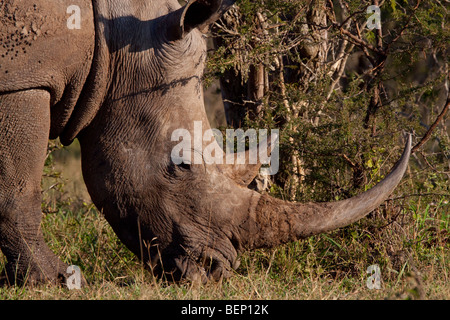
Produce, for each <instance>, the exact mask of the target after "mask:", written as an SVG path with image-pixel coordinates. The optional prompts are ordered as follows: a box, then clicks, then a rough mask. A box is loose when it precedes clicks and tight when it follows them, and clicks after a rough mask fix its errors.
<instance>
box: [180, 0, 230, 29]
mask: <svg viewBox="0 0 450 320" xmlns="http://www.w3.org/2000/svg"><path fill="white" fill-rule="evenodd" d="M234 2H235V0H189V2H188V3H187V4H186V5H185V6H184V7H183V8H182V9H181V10H182V11H181V16H180V20H179V37H180V38H182V37H184V36H185V35H186V34H188V33H189V32H190V31H192V30H193V29H195V28H197V29H199V30H200V31H202V32H206V31H207V28H208V27H209V25H210V24H212V23H213V22H214V21H216V20H217V19H219V18H220V17H221V16H222V14H223V13H224V12H225V11H227V10H228V9H229V8H230V7H231V6H232V5H233V3H234Z"/></svg>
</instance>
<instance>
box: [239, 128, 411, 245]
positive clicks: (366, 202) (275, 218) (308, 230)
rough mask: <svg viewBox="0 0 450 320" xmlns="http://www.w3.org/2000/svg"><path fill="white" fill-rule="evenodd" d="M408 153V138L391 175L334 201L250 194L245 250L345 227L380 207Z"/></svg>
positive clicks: (244, 223) (243, 239) (401, 171)
mask: <svg viewBox="0 0 450 320" xmlns="http://www.w3.org/2000/svg"><path fill="white" fill-rule="evenodd" d="M410 154H411V136H410V135H409V136H408V139H407V142H406V146H405V149H404V151H403V155H402V157H401V158H400V160H399V161H398V162H397V164H396V165H395V166H394V168H393V169H392V171H391V173H390V174H389V175H388V176H386V177H385V179H383V180H382V181H380V182H379V183H378V184H377V185H376V186H375V187H373V188H372V189H370V190H368V191H366V192H364V193H362V194H360V195H358V196H356V197H353V198H349V199H346V200H342V201H337V202H324V203H292V202H287V201H283V200H280V199H276V198H273V197H270V196H268V195H261V196H259V195H257V194H256V193H255V194H252V196H251V198H252V199H250V201H249V202H250V203H252V202H253V205H250V208H249V210H248V214H247V215H246V216H245V218H244V219H243V220H244V221H241V224H240V228H241V231H242V233H241V244H242V246H243V247H245V248H250V249H253V248H261V247H272V246H276V245H279V244H282V243H287V242H290V241H295V240H298V239H301V238H305V237H308V236H311V235H315V234H319V233H323V232H327V231H331V230H335V229H338V228H341V227H344V226H347V225H349V224H351V223H353V222H355V221H357V220H359V219H361V218H363V217H364V216H365V215H367V214H368V213H369V212H371V211H372V210H374V209H375V208H377V207H378V206H379V205H380V204H382V203H383V202H384V201H385V200H386V199H387V198H388V197H389V195H390V194H391V193H392V191H393V190H394V189H395V187H396V186H397V185H398V183H399V182H400V180H401V179H402V177H403V174H404V173H405V170H406V168H407V166H408V160H409V157H410Z"/></svg>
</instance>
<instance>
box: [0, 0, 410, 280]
mask: <svg viewBox="0 0 450 320" xmlns="http://www.w3.org/2000/svg"><path fill="white" fill-rule="evenodd" d="M2 3H3V6H2V7H0V9H1V14H0V24H1V25H2V28H1V31H0V38H1V40H0V54H3V56H1V57H0V128H1V132H0V155H1V157H0V248H1V250H2V252H3V254H5V256H6V258H7V266H6V276H7V279H8V281H9V283H14V282H16V281H18V282H23V281H29V282H31V283H34V282H46V281H50V282H58V281H63V280H64V278H66V277H67V274H66V268H67V265H65V264H64V263H62V262H61V261H60V260H59V259H58V258H57V257H56V256H55V254H54V253H52V252H51V251H50V250H49V248H48V247H47V245H46V244H45V243H44V240H43V236H42V232H41V230H40V220H41V211H40V200H41V198H40V179H41V172H42V168H43V164H44V159H45V155H46V146H47V141H48V138H49V137H50V138H51V139H53V138H56V137H59V138H60V139H61V141H62V142H63V143H64V144H69V143H71V141H72V140H73V139H74V138H78V139H79V141H80V144H81V150H82V167H83V175H84V179H85V182H86V185H87V188H88V191H89V193H90V195H91V197H92V200H93V201H94V203H95V205H96V206H97V208H98V209H99V210H101V211H102V212H103V214H104V215H105V217H106V219H107V220H108V222H109V223H110V224H111V226H112V227H113V229H114V231H115V232H116V233H117V235H118V237H119V238H120V239H121V241H123V243H124V244H125V245H126V246H127V247H128V248H129V249H130V250H132V251H133V252H134V253H135V254H136V255H137V256H138V257H140V258H141V259H142V260H144V261H145V262H146V263H147V264H148V265H149V266H150V268H151V269H152V270H153V271H154V272H155V273H158V274H161V273H162V272H165V273H166V274H168V275H169V278H170V279H173V280H180V279H183V278H186V279H190V280H202V281H206V280H208V279H220V278H221V277H228V276H230V275H231V273H232V270H233V268H236V267H237V266H238V259H237V257H238V252H239V251H241V250H243V249H254V248H260V247H272V246H276V245H279V244H281V243H286V242H289V241H295V240H297V239H300V238H304V237H308V236H310V235H313V234H317V233H320V232H327V231H330V230H334V229H336V228H339V227H343V226H346V225H348V224H350V223H352V222H354V221H356V220H358V219H360V218H362V217H364V216H365V215H366V214H367V213H369V212H370V211H372V210H373V209H375V208H376V207H377V206H379V205H380V204H381V203H382V202H383V201H384V200H385V199H386V198H387V197H388V196H389V194H390V193H391V192H392V190H393V189H394V188H395V186H396V185H397V184H398V182H399V181H400V179H401V177H402V176H403V173H404V171H405V169H406V166H407V162H408V158H409V153H410V145H411V141H410V138H409V139H408V142H407V146H406V148H405V152H404V154H403V156H402V158H401V160H400V161H399V162H398V164H397V165H396V167H395V168H394V170H393V171H392V172H391V174H390V175H389V176H388V177H386V179H385V180H383V181H382V182H381V183H380V184H378V185H377V186H376V187H374V188H372V189H371V190H369V191H367V192H365V193H363V194H361V195H360V196H358V197H355V198H351V199H348V200H344V201H340V202H335V203H307V204H297V203H289V202H285V201H282V200H279V199H275V198H271V197H270V196H268V195H261V194H259V193H256V192H254V191H251V190H249V189H248V188H246V186H247V185H248V183H250V181H251V180H252V179H253V177H254V176H255V175H256V173H257V172H258V169H259V165H249V166H245V165H236V166H231V165H220V166H219V165H207V164H202V165H198V164H193V165H187V164H181V165H175V164H174V163H173V162H172V161H171V158H170V155H171V150H172V148H173V147H174V146H175V145H176V144H177V143H178V142H177V141H171V134H172V132H173V131H174V130H175V129H178V128H185V129H187V130H189V131H190V132H191V134H192V135H193V125H194V121H202V122H203V131H206V130H207V129H209V128H210V127H209V123H208V120H207V117H206V114H205V109H204V105H203V93H202V85H201V76H202V73H203V69H204V63H205V58H206V45H205V40H204V35H203V33H202V31H204V30H205V28H206V27H207V26H208V25H209V24H210V23H211V22H213V21H214V20H215V19H217V18H218V17H219V16H220V15H221V14H222V13H223V11H224V10H226V9H227V7H229V5H230V4H231V2H230V3H228V2H223V3H222V1H219V0H198V1H191V2H190V3H189V4H188V5H187V6H185V7H183V8H181V7H180V5H179V4H178V2H177V1H176V0H159V1H141V0H139V1H138V0H128V1H125V0H124V1H106V0H98V1H92V2H90V1H87V0H64V1H58V2H54V1H44V0H36V1H33V2H30V1H19V0H16V1H14V0H7V1H4V2H2ZM33 4H36V6H35V7H33ZM72 4H75V5H78V6H79V7H80V8H81V16H82V24H81V29H80V30H77V29H74V30H69V29H68V28H67V27H66V22H67V18H68V16H69V15H68V14H67V13H66V8H67V7H68V6H69V5H72ZM4 26H5V27H4ZM24 28H25V29H24ZM16 39H17V41H16ZM12 44H15V46H14V49H13V50H11V48H12V47H11V46H12ZM2 45H5V46H3V47H2ZM6 45H7V47H6ZM2 50H3V51H2ZM16 51H17V52H16ZM6 53H8V54H6ZM11 57H12V59H11ZM208 144H209V142H208ZM195 151H196V152H201V150H195Z"/></svg>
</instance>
